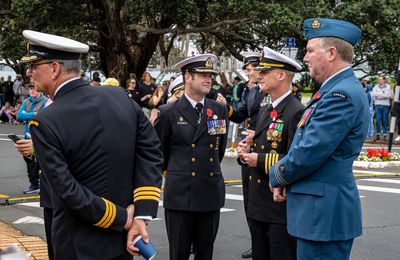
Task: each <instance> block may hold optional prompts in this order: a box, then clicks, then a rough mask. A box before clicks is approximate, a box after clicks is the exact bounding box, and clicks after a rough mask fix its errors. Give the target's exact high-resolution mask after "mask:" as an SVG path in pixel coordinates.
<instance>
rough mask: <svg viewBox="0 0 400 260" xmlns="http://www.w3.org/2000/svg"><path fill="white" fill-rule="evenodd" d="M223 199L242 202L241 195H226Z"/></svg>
mask: <svg viewBox="0 0 400 260" xmlns="http://www.w3.org/2000/svg"><path fill="white" fill-rule="evenodd" d="M225 198H226V199H228V200H240V201H243V196H242V195H236V194H226V195H225Z"/></svg>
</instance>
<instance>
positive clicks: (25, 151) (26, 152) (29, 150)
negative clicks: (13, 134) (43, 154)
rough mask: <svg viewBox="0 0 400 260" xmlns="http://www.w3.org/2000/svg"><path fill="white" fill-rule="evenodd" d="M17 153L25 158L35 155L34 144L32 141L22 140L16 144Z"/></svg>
mask: <svg viewBox="0 0 400 260" xmlns="http://www.w3.org/2000/svg"><path fill="white" fill-rule="evenodd" d="M15 148H16V149H17V151H18V152H19V153H20V154H21V155H22V156H25V157H29V156H32V155H33V143H32V140H25V139H21V140H18V141H17V142H16V143H15Z"/></svg>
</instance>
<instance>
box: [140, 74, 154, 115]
mask: <svg viewBox="0 0 400 260" xmlns="http://www.w3.org/2000/svg"><path fill="white" fill-rule="evenodd" d="M141 80H142V83H141V86H140V87H141V91H142V98H141V100H142V104H143V107H142V110H143V112H144V114H145V116H146V117H147V118H149V117H150V113H151V105H150V104H149V101H150V99H151V97H152V96H153V93H154V91H155V90H156V88H157V86H156V85H154V84H153V83H152V77H151V75H150V73H149V72H147V71H146V72H145V73H143V76H142V79H141Z"/></svg>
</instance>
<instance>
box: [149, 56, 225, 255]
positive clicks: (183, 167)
mask: <svg viewBox="0 0 400 260" xmlns="http://www.w3.org/2000/svg"><path fill="white" fill-rule="evenodd" d="M216 61H217V57H216V56H215V55H213V54H202V55H197V56H194V57H190V58H187V59H185V60H183V61H181V62H179V63H178V64H176V65H175V66H176V68H177V69H180V70H181V71H182V77H183V83H184V87H185V93H184V94H183V95H182V97H181V98H180V99H179V100H177V101H175V102H172V103H169V104H166V105H163V106H160V107H159V109H160V113H159V115H158V118H157V119H156V121H155V125H154V127H155V129H156V132H157V134H158V136H159V138H160V141H161V150H162V151H163V153H164V166H163V170H164V171H165V186H164V198H163V204H164V208H165V222H166V227H167V234H168V241H169V253H170V254H169V256H170V259H171V260H186V259H188V258H189V255H190V247H191V245H192V244H193V247H194V249H195V257H194V259H198V260H210V259H212V254H213V248H214V241H215V238H216V235H217V231H218V225H219V217H220V209H221V208H222V207H223V206H224V203H225V184H224V178H223V176H222V173H221V167H220V162H221V160H222V158H223V157H224V153H225V148H226V142H227V131H228V124H227V109H226V106H224V105H222V104H219V103H217V102H215V101H214V100H211V99H208V98H206V95H207V94H208V93H209V91H210V89H211V83H212V76H213V74H216V73H217V71H216V70H215V69H214V66H213V65H214V64H215V62H216ZM176 80H177V79H176ZM173 83H175V81H174V82H173Z"/></svg>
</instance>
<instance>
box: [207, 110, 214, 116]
mask: <svg viewBox="0 0 400 260" xmlns="http://www.w3.org/2000/svg"><path fill="white" fill-rule="evenodd" d="M212 114H213V111H212V109H211V108H207V116H208V117H212Z"/></svg>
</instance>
